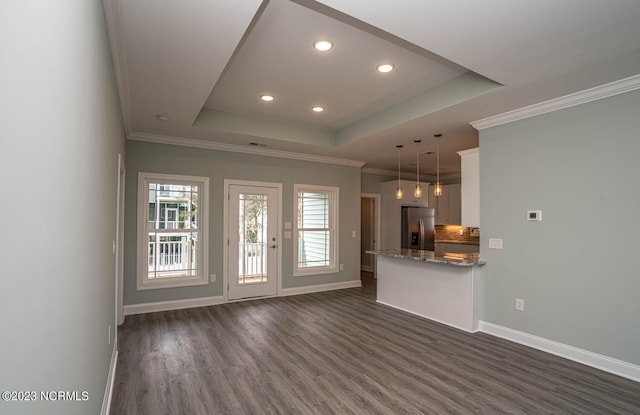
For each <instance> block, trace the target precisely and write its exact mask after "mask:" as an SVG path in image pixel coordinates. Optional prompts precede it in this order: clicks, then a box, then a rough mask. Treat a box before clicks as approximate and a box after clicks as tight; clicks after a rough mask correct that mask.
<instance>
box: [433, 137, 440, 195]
mask: <svg viewBox="0 0 640 415" xmlns="http://www.w3.org/2000/svg"><path fill="white" fill-rule="evenodd" d="M434 137H436V139H439V138H440V137H442V134H435V135H434ZM433 194H434V195H436V196H442V183H440V148H439V147H438V141H436V186H435V187H434V189H433Z"/></svg>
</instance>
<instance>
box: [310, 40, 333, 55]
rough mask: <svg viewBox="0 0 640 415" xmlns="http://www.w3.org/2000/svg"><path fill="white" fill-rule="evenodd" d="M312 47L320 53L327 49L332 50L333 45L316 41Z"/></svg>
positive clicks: (323, 41)
mask: <svg viewBox="0 0 640 415" xmlns="http://www.w3.org/2000/svg"><path fill="white" fill-rule="evenodd" d="M313 47H314V48H316V49H317V50H319V51H320V52H326V51H328V50H329V49H331V48H333V43H331V42H329V41H328V40H318V41H317V42H315V43H314V44H313Z"/></svg>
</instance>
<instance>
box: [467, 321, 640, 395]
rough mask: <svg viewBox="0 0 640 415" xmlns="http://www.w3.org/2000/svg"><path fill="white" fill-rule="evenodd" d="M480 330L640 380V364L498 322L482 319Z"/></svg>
mask: <svg viewBox="0 0 640 415" xmlns="http://www.w3.org/2000/svg"><path fill="white" fill-rule="evenodd" d="M479 330H480V331H481V332H483V333H487V334H490V335H492V336H496V337H501V338H503V339H506V340H509V341H512V342H515V343H520V344H523V345H525V346H529V347H532V348H534V349H538V350H542V351H543V352H547V353H551V354H554V355H556V356H560V357H564V358H565V359H569V360H573V361H575V362H578V363H582V364H584V365H587V366H591V367H594V368H596V369H600V370H604V371H605V372H609V373H613V374H614V375H618V376H622V377H624V378H627V379H631V380H633V381H636V382H640V366H638V365H634V364H632V363H628V362H625V361H622V360H618V359H614V358H612V357H608V356H605V355H601V354H598V353H593V352H590V351H588V350H584V349H579V348H577V347H573V346H569V345H566V344H563V343H558V342H556V341H553V340H549V339H545V338H543V337H538V336H534V335H532V334H529V333H525V332H522V331H518V330H513V329H510V328H508V327H503V326H499V325H497V324H493V323H488V322H486V321H480V324H479Z"/></svg>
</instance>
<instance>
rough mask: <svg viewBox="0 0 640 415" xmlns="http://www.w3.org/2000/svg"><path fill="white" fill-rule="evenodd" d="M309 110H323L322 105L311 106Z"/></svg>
mask: <svg viewBox="0 0 640 415" xmlns="http://www.w3.org/2000/svg"><path fill="white" fill-rule="evenodd" d="M311 111H313V112H322V111H324V107H322V106H320V105H316V106H314V107H311Z"/></svg>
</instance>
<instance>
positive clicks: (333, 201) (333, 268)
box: [293, 183, 340, 277]
mask: <svg viewBox="0 0 640 415" xmlns="http://www.w3.org/2000/svg"><path fill="white" fill-rule="evenodd" d="M300 192H315V193H328V194H329V204H330V206H329V229H330V230H332V231H333V232H332V234H331V238H332V240H331V242H332V249H331V252H330V255H331V259H333V261H330V262H331V265H329V266H319V267H304V268H300V267H298V255H299V252H298V239H299V238H298V231H299V228H298V193H300ZM339 202H340V188H339V187H337V186H319V185H310V184H298V183H296V184H294V185H293V216H294V217H293V276H294V277H301V276H309V275H320V274H335V273H338V272H340V265H339V264H340V260H339V253H340V249H339V240H340V237H339V235H340V228H339V220H338V219H339V212H340V210H339V206H340V204H339Z"/></svg>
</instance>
